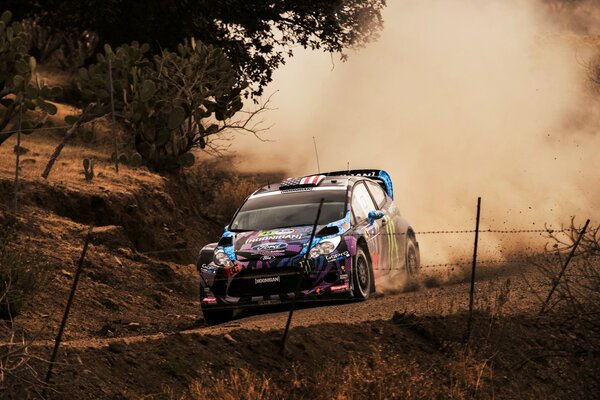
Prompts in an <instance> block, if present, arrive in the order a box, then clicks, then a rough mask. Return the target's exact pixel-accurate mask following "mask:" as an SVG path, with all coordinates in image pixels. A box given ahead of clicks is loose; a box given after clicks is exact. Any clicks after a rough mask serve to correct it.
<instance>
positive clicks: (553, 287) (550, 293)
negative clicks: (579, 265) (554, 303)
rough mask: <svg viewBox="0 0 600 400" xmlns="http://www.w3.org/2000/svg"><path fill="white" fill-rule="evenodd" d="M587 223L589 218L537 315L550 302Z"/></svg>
mask: <svg viewBox="0 0 600 400" xmlns="http://www.w3.org/2000/svg"><path fill="white" fill-rule="evenodd" d="M589 223H590V220H589V219H588V220H587V221H585V225H583V229H582V230H581V232H580V233H579V237H578V238H577V240H576V241H575V243H574V244H573V247H572V248H571V252H570V253H569V256H568V257H567V259H566V260H565V264H564V265H563V267H562V268H561V270H560V273H559V274H558V277H557V278H556V279H555V280H554V284H553V285H552V288H551V289H550V292H549V293H548V297H546V301H544V303H543V304H542V308H541V309H540V314H539V315H542V314H543V313H544V312H545V311H546V307H547V306H548V303H549V302H550V298H551V297H552V294H553V293H554V291H555V290H556V288H557V287H558V284H559V283H560V280H561V279H562V277H563V275H564V274H565V271H566V269H567V266H568V265H569V263H570V262H571V258H573V256H574V255H575V250H576V249H577V246H579V242H581V239H582V238H583V235H584V234H585V231H586V229H587V227H588V224H589Z"/></svg>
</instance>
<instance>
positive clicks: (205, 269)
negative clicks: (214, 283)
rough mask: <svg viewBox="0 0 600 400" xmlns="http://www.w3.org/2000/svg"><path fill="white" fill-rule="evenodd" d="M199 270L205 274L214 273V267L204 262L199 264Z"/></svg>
mask: <svg viewBox="0 0 600 400" xmlns="http://www.w3.org/2000/svg"><path fill="white" fill-rule="evenodd" d="M200 272H205V273H207V274H214V273H215V269H214V268H213V267H210V266H208V265H206V264H202V265H201V266H200Z"/></svg>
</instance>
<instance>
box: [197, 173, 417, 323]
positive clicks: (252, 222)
mask: <svg viewBox="0 0 600 400" xmlns="http://www.w3.org/2000/svg"><path fill="white" fill-rule="evenodd" d="M393 196H394V192H393V187H392V181H391V179H390V176H389V175H388V174H387V173H386V172H385V171H382V170H350V171H337V172H328V173H323V174H318V175H312V176H305V177H300V178H290V179H287V180H285V181H283V182H281V183H280V184H279V185H267V186H264V187H262V188H260V189H258V190H257V191H256V192H254V193H253V194H251V195H250V196H249V197H248V198H247V199H246V201H245V202H244V204H243V205H242V206H241V207H240V208H239V209H238V211H237V212H236V214H235V215H234V217H233V219H232V221H231V223H230V224H229V225H228V226H227V227H225V230H224V232H223V235H222V236H221V239H220V240H219V242H218V243H212V244H209V245H207V246H205V247H204V248H203V249H202V250H201V251H200V255H199V257H198V262H197V268H198V271H199V273H200V302H201V307H202V311H203V314H204V318H205V320H206V321H207V322H208V323H219V322H223V321H226V320H228V319H231V317H232V316H233V310H234V309H235V308H243V307H249V306H253V305H265V304H276V303H282V302H288V301H291V300H292V299H293V298H294V297H295V296H296V294H298V300H311V299H312V300H314V299H316V298H319V297H340V296H341V297H348V298H356V299H362V300H364V299H367V298H368V297H369V296H370V294H371V293H373V292H374V290H375V285H376V282H377V280H378V279H380V278H382V277H385V276H388V277H393V276H394V275H396V274H399V273H403V274H409V275H410V274H414V273H416V272H417V270H418V268H419V246H418V242H417V240H416V237H415V233H414V230H413V229H412V228H411V227H410V225H409V224H408V222H407V221H406V220H405V219H404V218H403V217H402V216H401V214H400V211H399V210H398V208H397V206H396V205H395V204H394V202H393ZM321 203H322V204H321ZM317 215H319V219H318V221H316V218H317ZM315 223H316V224H315ZM313 230H314V233H315V234H314V237H313ZM311 237H313V240H312V242H311Z"/></svg>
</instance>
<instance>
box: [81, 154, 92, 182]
mask: <svg viewBox="0 0 600 400" xmlns="http://www.w3.org/2000/svg"><path fill="white" fill-rule="evenodd" d="M83 174H84V175H85V180H86V181H87V182H88V183H90V182H91V181H92V180H93V179H94V159H93V158H92V159H89V158H84V159H83Z"/></svg>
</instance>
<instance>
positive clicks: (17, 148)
mask: <svg viewBox="0 0 600 400" xmlns="http://www.w3.org/2000/svg"><path fill="white" fill-rule="evenodd" d="M22 125H23V95H22V94H21V95H19V122H18V128H17V145H16V146H15V152H16V154H17V158H16V166H15V185H14V191H15V200H14V213H15V215H16V214H17V213H18V212H19V164H20V162H21V128H22Z"/></svg>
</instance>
